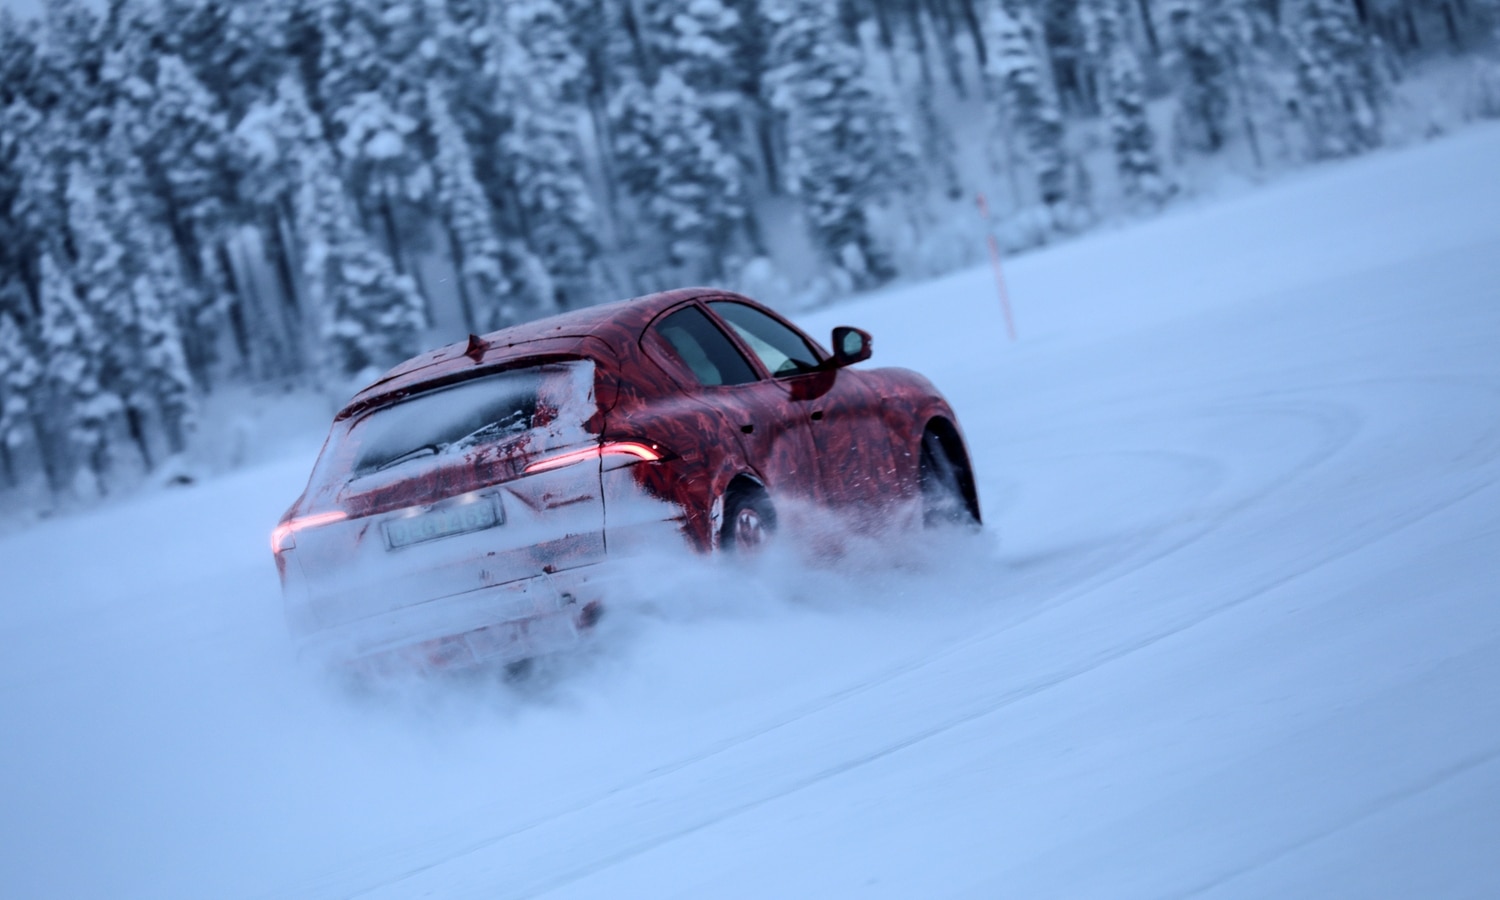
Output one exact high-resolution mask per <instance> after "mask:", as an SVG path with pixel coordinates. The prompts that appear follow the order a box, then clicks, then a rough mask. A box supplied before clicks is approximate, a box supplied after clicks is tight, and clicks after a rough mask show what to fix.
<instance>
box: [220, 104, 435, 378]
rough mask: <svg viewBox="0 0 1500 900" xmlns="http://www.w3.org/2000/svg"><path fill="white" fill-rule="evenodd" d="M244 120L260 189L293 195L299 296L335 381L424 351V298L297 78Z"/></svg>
mask: <svg viewBox="0 0 1500 900" xmlns="http://www.w3.org/2000/svg"><path fill="white" fill-rule="evenodd" d="M246 120H247V121H246V122H242V123H241V127H240V129H239V137H240V140H241V142H242V146H243V148H244V152H245V154H246V155H247V156H248V157H249V158H250V159H251V160H252V161H253V162H252V164H253V165H254V166H255V167H256V168H257V169H258V170H259V171H260V173H261V174H260V176H259V177H260V178H261V179H262V181H261V182H260V183H261V185H262V187H263V188H264V189H267V190H280V191H284V192H285V193H284V194H283V195H282V199H283V200H284V202H285V204H286V207H287V208H288V210H289V214H288V216H287V219H288V221H287V225H288V226H289V231H290V232H291V233H292V235H293V239H294V241H295V244H296V248H297V251H298V252H299V253H300V259H299V260H298V262H299V266H298V270H299V272H300V276H301V277H300V287H301V290H300V291H299V295H300V297H301V298H302V300H303V305H304V308H305V315H306V316H307V317H308V318H309V319H310V320H311V321H312V322H316V323H317V324H318V331H319V334H320V336H321V339H322V340H321V343H320V346H319V347H317V353H316V356H317V358H318V360H319V362H320V363H321V367H322V368H323V370H324V372H325V375H326V377H327V379H328V383H329V385H330V386H331V387H337V386H341V383H342V381H343V380H344V379H347V378H350V377H354V376H362V375H367V374H369V373H370V370H372V369H373V370H379V369H382V368H384V367H386V366H389V365H391V364H393V363H396V362H399V361H400V360H402V359H405V358H406V357H408V356H411V355H413V354H414V353H416V352H417V350H418V349H419V348H418V346H417V345H418V342H419V339H420V336H421V332H422V329H423V328H425V326H426V318H425V313H424V304H423V302H422V298H421V297H420V296H419V295H418V294H417V290H416V285H415V284H414V283H413V282H412V280H411V279H410V278H409V277H407V276H405V275H401V274H400V273H398V272H397V271H396V270H395V267H394V266H393V265H392V264H391V261H390V258H389V257H387V256H386V255H385V254H384V253H382V252H380V250H379V249H378V248H376V247H375V246H374V245H373V244H372V243H371V241H370V239H369V237H368V236H367V235H366V234H365V232H364V231H362V230H361V229H360V227H359V225H358V223H357V222H356V221H355V217H354V215H353V210H352V204H351V202H350V200H349V197H348V194H347V193H346V191H345V189H344V185H343V183H342V182H341V181H340V180H339V177H338V171H337V165H336V162H335V159H334V154H333V148H332V147H330V146H329V144H328V141H327V139H326V138H325V137H324V133H323V126H322V123H321V122H320V121H319V120H318V118H317V117H316V116H315V115H313V112H312V109H311V108H310V107H309V105H308V103H307V95H306V93H305V92H304V91H303V89H302V85H301V82H300V80H299V79H298V78H297V76H294V75H288V76H285V77H283V78H282V80H281V81H280V82H279V83H278V85H277V92H276V102H275V103H274V104H271V105H266V106H261V107H255V108H253V109H252V110H251V112H250V113H248V114H247V116H246ZM287 250H288V252H290V251H291V248H287Z"/></svg>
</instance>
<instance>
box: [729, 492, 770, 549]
mask: <svg viewBox="0 0 1500 900" xmlns="http://www.w3.org/2000/svg"><path fill="white" fill-rule="evenodd" d="M775 532H776V508H775V507H774V506H772V505H771V498H770V496H768V495H767V494H766V491H765V488H762V487H760V486H759V485H755V486H749V485H747V486H744V487H737V488H735V489H734V490H732V491H731V492H730V494H729V496H728V497H727V498H726V499H725V500H724V526H723V528H722V529H721V530H720V532H719V546H720V547H722V548H723V549H724V551H725V552H726V553H735V554H739V555H749V554H752V553H758V552H760V551H761V550H763V549H765V546H766V544H768V543H770V540H771V535H773V534H774V533H775Z"/></svg>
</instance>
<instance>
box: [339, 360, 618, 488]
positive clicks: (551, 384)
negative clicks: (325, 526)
mask: <svg viewBox="0 0 1500 900" xmlns="http://www.w3.org/2000/svg"><path fill="white" fill-rule="evenodd" d="M593 386H594V364H593V363H592V362H589V361H587V360H565V361H559V362H552V363H545V364H542V365H538V366H527V367H521V368H516V369H511V370H507V371H504V372H497V373H494V374H490V375H483V376H480V377H477V378H472V379H470V380H468V381H463V382H459V383H458V384H454V385H449V386H446V387H441V388H436V389H433V390H427V391H421V392H419V393H416V394H414V395H412V396H410V397H407V398H405V399H403V400H401V401H399V402H397V403H394V404H392V405H390V406H382V407H378V408H376V409H374V410H371V411H370V412H368V413H366V414H365V415H363V416H362V417H361V418H359V419H358V420H356V421H355V422H354V424H353V426H352V427H351V429H350V436H349V439H350V440H351V441H352V442H353V445H354V448H355V451H354V461H353V466H352V468H353V472H352V475H353V477H355V478H358V477H361V476H364V475H370V474H373V473H375V472H380V471H383V470H385V469H390V468H394V467H396V466H398V465H402V464H404V463H406V462H408V461H411V460H416V459H423V458H426V457H443V456H448V455H457V454H463V453H466V452H468V451H470V450H472V449H474V448H476V447H479V446H481V445H489V444H503V443H507V442H513V441H518V440H520V439H521V438H523V437H526V436H528V435H531V437H532V438H533V439H534V440H535V441H536V442H537V443H538V444H542V443H544V441H545V439H544V438H543V437H542V436H540V435H536V434H534V433H533V432H534V431H535V430H536V429H548V428H550V429H552V430H553V431H557V432H559V433H561V432H562V431H564V430H566V429H568V428H571V429H572V430H573V431H576V432H578V434H580V435H581V434H582V432H583V424H582V423H583V422H585V421H587V420H588V418H589V417H590V416H592V415H593V414H594V411H595V410H596V408H597V406H596V404H595V401H594V389H593Z"/></svg>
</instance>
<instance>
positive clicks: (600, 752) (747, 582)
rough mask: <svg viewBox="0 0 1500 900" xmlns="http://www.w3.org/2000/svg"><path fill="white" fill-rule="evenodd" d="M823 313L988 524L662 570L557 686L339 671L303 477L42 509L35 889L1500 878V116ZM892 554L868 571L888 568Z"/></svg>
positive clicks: (13, 595) (1269, 891)
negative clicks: (311, 646)
mask: <svg viewBox="0 0 1500 900" xmlns="http://www.w3.org/2000/svg"><path fill="white" fill-rule="evenodd" d="M1007 274H1008V277H1009V279H1010V288H1011V293H1012V295H1013V297H1014V299H1015V303H1016V313H1017V322H1018V326H1019V329H1020V334H1021V340H1020V341H1019V342H1017V343H1014V344H1011V343H1008V342H1007V341H1006V340H1005V339H1004V329H1003V324H1002V321H1001V318H1000V315H999V311H998V307H997V302H996V300H995V291H994V285H993V282H992V281H991V278H990V273H989V271H988V269H975V270H971V271H967V272H963V273H960V274H958V275H955V276H952V277H949V278H945V279H942V280H939V281H935V282H931V283H927V284H922V285H917V286H912V287H907V288H901V289H897V290H891V291H888V292H885V293H882V294H879V295H875V296H870V297H866V298H862V299H860V300H857V301H855V302H852V303H849V304H845V305H841V306H838V307H836V308H834V309H831V310H827V311H824V312H821V313H818V314H816V315H812V316H809V317H807V319H806V320H805V324H807V325H808V326H809V327H810V328H813V329H816V330H817V332H819V333H824V332H826V330H827V328H828V327H830V326H832V325H834V324H842V323H844V322H848V323H850V324H857V325H861V326H864V327H867V328H869V329H870V330H871V331H872V332H874V334H875V336H876V362H878V363H884V364H897V365H908V366H911V367H913V368H917V369H920V370H922V371H924V372H926V373H928V374H929V375H930V376H931V377H932V378H933V379H934V380H935V381H936V382H937V383H938V384H939V386H941V387H942V388H943V389H944V390H945V391H946V392H947V393H948V394H949V396H950V398H951V399H952V400H953V402H954V405H955V406H956V407H957V409H958V410H959V413H960V415H961V417H962V419H963V423H964V425H965V427H966V429H967V432H968V437H969V440H970V444H971V448H972V450H973V453H974V456H975V458H976V466H977V468H978V472H979V476H980V487H981V493H982V501H983V503H984V506H985V511H986V514H987V517H988V522H989V527H988V529H987V531H986V533H985V534H984V535H983V536H981V537H980V538H977V539H958V538H953V539H950V541H949V544H950V545H949V546H938V547H929V548H917V549H915V550H913V551H912V552H911V553H908V554H901V555H902V556H903V559H902V560H901V561H900V562H897V563H884V564H875V563H869V564H861V563H859V562H858V558H856V559H854V560H849V561H845V562H844V563H842V564H839V565H837V566H834V567H833V568H831V569H830V568H819V569H804V568H800V567H796V566H792V565H790V564H788V565H786V566H782V567H777V568H775V569H774V570H772V571H767V572H762V573H760V574H759V575H758V576H756V577H754V578H749V579H747V578H743V577H736V578H733V579H726V578H722V577H718V576H720V575H722V573H718V572H715V571H713V570H712V567H709V568H708V569H707V571H705V567H704V566H703V565H701V564H694V563H691V562H690V561H682V562H681V563H680V564H679V565H659V566H658V570H657V573H656V578H655V579H654V584H652V585H650V586H648V587H645V588H643V590H642V592H641V594H640V595H639V596H637V597H635V598H633V599H634V600H635V602H634V603H632V604H629V605H628V608H627V607H622V608H621V609H620V610H619V614H617V615H615V616H612V617H610V618H608V619H606V620H605V626H607V627H605V628H604V634H603V635H602V639H601V641H600V642H599V643H598V645H597V646H596V647H594V648H593V649H592V650H591V651H589V652H587V653H584V654H581V655H580V656H579V657H578V658H576V659H573V660H571V661H569V662H567V663H565V664H561V665H560V666H559V667H558V669H557V670H556V671H553V672H544V673H542V676H541V677H539V678H536V679H533V680H532V681H531V682H528V683H523V684H521V685H510V686H506V685H461V684H448V685H439V686H423V685H415V686H412V687H411V688H410V690H406V691H395V690H392V691H389V692H385V693H380V694H377V695H373V696H371V695H355V694H351V693H349V692H347V691H345V690H343V689H341V688H340V687H338V686H336V685H332V684H329V683H328V682H326V681H325V680H324V679H323V678H322V677H321V676H320V675H318V674H317V673H316V672H314V671H311V670H309V669H308V668H306V667H304V666H302V665H299V664H298V663H297V662H296V661H295V660H294V659H293V655H292V652H291V649H290V647H289V645H288V643H287V640H286V638H285V636H284V633H283V629H282V623H281V618H280V616H281V613H280V605H279V597H278V593H277V587H276V579H275V573H274V569H273V566H272V564H271V558H270V554H269V551H268V548H267V534H268V532H269V530H270V527H271V525H272V524H273V522H274V520H275V518H276V516H277V515H278V514H279V513H280V512H281V510H282V509H283V508H284V507H285V506H286V504H287V502H288V501H289V500H290V499H291V498H292V497H293V496H294V495H295V494H296V493H297V492H298V490H299V489H300V487H301V482H302V480H303V479H304V478H305V476H306V472H307V469H308V467H309V465H310V462H311V455H312V454H313V453H314V452H315V448H316V442H317V439H318V437H319V436H318V435H312V434H309V435H308V436H307V439H306V446H305V447H304V448H303V449H302V450H301V451H300V452H295V453H291V454H290V455H288V456H286V457H285V458H284V459H282V460H280V461H277V462H274V463H266V464H262V465H259V466H258V467H257V468H253V469H250V470H246V471H244V472H242V473H240V474H237V475H233V476H230V477H224V478H221V479H218V480H214V481H211V482H208V483H203V484H200V485H198V486H196V487H192V488H185V489H177V490H170V489H164V490H162V491H160V492H157V493H155V494H152V495H150V496H147V497H144V498H142V499H140V500H137V501H133V502H130V503H127V504H120V505H117V506H114V507H112V508H109V509H105V510H101V511H99V512H96V513H94V514H90V515H80V516H74V517H69V518H64V519H59V520H55V521H50V522H46V523H43V524H40V525H38V526H36V527H34V528H31V529H28V530H26V531H23V532H20V533H15V534H11V535H9V536H6V537H5V538H3V539H0V572H3V578H4V589H3V595H4V598H3V602H0V648H3V652H0V893H3V894H4V895H5V896H7V897H28V898H31V897H226V898H227V897H263V896H275V897H297V898H304V897H312V898H316V897H343V896H362V897H363V896H371V897H399V898H406V897H418V896H433V897H468V896H472V897H484V898H497V897H520V896H535V895H546V896H551V897H611V898H614V897H637V896H640V897H673V896H681V897H755V898H760V897H788V896H791V897H801V896H869V897H899V898H907V897H938V896H959V897H998V896H1005V897H1068V898H1079V897H1108V898H1123V897H1165V896H1185V895H1195V896H1197V895H1202V896H1211V897H1274V896H1317V897H1328V896H1339V897H1356V896H1357V897H1373V896H1392V897H1418V896H1420V897H1437V896H1441V897H1463V896H1472V897H1493V896H1500V866H1497V865H1496V864H1495V863H1494V861H1493V850H1494V847H1495V846H1496V845H1497V844H1500V484H1497V479H1500V129H1496V128H1488V129H1480V130H1475V131H1471V132H1468V133H1466V134H1463V135H1460V136H1457V137H1453V138H1449V139H1446V140H1444V141H1442V142H1439V143H1434V144H1430V145H1427V146H1423V147H1419V148H1415V149H1411V150H1406V151H1401V152H1399V153H1389V154H1383V155H1376V156H1372V157H1368V158H1364V159H1361V160H1358V161H1355V162H1351V163H1348V164H1344V165H1341V166H1337V167H1330V168H1326V169H1319V170H1315V171H1309V172H1306V173H1303V174H1301V175H1299V176H1296V177H1294V178H1292V179H1290V180H1288V181H1285V182H1282V183H1281V184H1279V185H1277V186H1276V187H1274V188H1269V189H1266V190H1264V191H1262V192H1259V193H1255V194H1250V195H1246V196H1243V197H1240V198H1237V199H1235V200H1233V201H1231V202H1226V203H1222V204H1219V205H1214V206H1206V207H1203V208H1200V209H1190V210H1182V211H1178V212H1176V213H1174V214H1172V215H1169V216H1167V217H1164V218H1162V219H1159V220H1156V221H1153V222H1150V223H1148V224H1145V225H1139V226H1135V227H1131V228H1129V229H1122V230H1119V231H1116V232H1112V233H1106V234H1098V235H1094V236H1091V237H1088V238H1085V239H1082V240H1079V241H1076V242H1074V243H1070V244H1068V245H1065V246H1062V247H1058V248H1055V249H1052V250H1049V251H1046V252H1042V253H1037V254H1034V255H1030V256H1027V257H1024V258H1022V259H1019V260H1016V261H1015V262H1014V264H1012V265H1010V266H1009V268H1008V272H1007ZM859 558H863V557H859Z"/></svg>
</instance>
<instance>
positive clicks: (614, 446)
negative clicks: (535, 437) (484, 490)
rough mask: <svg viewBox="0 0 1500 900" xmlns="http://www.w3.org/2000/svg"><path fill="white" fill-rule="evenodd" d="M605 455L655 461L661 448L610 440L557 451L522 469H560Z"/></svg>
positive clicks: (530, 473)
mask: <svg viewBox="0 0 1500 900" xmlns="http://www.w3.org/2000/svg"><path fill="white" fill-rule="evenodd" d="M606 456H633V457H635V458H636V459H639V460H641V461H643V462H656V461H657V460H659V459H661V458H662V452H661V448H660V447H658V446H657V445H655V444H641V443H637V442H636V441H610V442H609V443H607V444H600V445H599V446H597V447H585V448H584V449H582V450H569V451H568V452H567V453H559V454H557V455H556V456H549V457H547V458H545V459H539V460H537V461H536V462H533V463H528V464H527V466H526V468H525V469H524V470H523V471H524V472H525V473H526V474H527V475H534V474H536V473H537V472H547V471H550V470H552V469H560V468H562V467H563V466H571V465H573V464H574V463H581V462H588V461H589V460H591V459H603V458H604V457H606Z"/></svg>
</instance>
